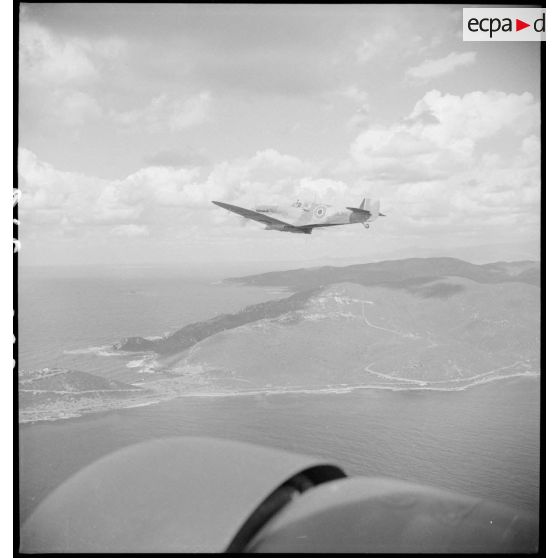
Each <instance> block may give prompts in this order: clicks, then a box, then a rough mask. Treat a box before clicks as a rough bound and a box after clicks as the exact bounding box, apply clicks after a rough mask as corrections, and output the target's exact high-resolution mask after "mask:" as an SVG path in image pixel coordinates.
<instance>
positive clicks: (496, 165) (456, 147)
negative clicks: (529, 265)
mask: <svg viewBox="0 0 558 558" xmlns="http://www.w3.org/2000/svg"><path fill="white" fill-rule="evenodd" d="M539 125H540V122H539V103H538V102H536V101H535V99H534V98H533V96H532V95H531V94H530V93H523V94H521V95H517V94H511V93H510V94H506V93H502V92H495V91H490V92H480V91H477V92H473V93H468V94H465V95H463V96H456V95H449V94H446V95H443V94H442V93H440V92H439V91H435V90H434V91H430V92H429V93H427V94H426V95H425V96H424V97H423V98H422V99H421V100H419V101H418V102H417V103H416V105H415V107H414V108H413V110H412V111H411V113H410V114H409V115H408V117H407V118H405V119H403V120H402V121H400V122H397V123H394V124H392V125H389V126H372V127H371V128H369V129H368V130H366V131H365V132H362V133H361V134H359V135H358V136H357V138H356V139H355V141H354V142H353V144H352V145H351V155H352V162H353V164H357V165H358V166H359V168H361V169H363V170H364V169H366V170H367V171H371V173H372V176H373V177H374V180H375V181H376V182H377V183H382V184H384V185H391V189H390V194H389V195H390V199H391V202H392V203H393V205H394V207H396V208H397V209H396V212H400V214H401V215H404V216H405V217H404V218H403V217H402V218H401V220H400V222H399V226H403V227H405V226H407V227H408V229H407V230H412V229H413V227H421V228H422V227H443V226H445V227H447V226H450V225H451V226H452V231H454V232H455V231H458V230H466V229H467V228H468V229H469V230H475V231H476V233H475V234H478V232H479V231H482V230H483V229H484V228H485V227H489V226H491V225H495V224H500V225H504V224H506V225H510V226H512V225H513V226H514V227H517V228H520V227H534V226H537V224H538V209H537V208H538V204H539V202H540V142H539V140H538V135H537V134H538V129H539ZM504 141H505V142H506V143H507V144H508V152H507V153H506V151H505V150H502V148H501V145H502V144H503V143H504ZM480 145H482V148H480V147H479V146H480ZM394 221H397V219H393V220H392V222H394ZM386 226H387V227H388V228H389V227H391V226H392V223H390V224H387V225H386Z"/></svg>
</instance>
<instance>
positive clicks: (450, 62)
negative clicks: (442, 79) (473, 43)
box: [405, 51, 477, 81]
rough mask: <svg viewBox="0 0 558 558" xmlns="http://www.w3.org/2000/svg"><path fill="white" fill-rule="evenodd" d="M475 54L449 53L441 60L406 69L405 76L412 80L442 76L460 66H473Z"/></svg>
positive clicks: (429, 61) (427, 61)
mask: <svg viewBox="0 0 558 558" xmlns="http://www.w3.org/2000/svg"><path fill="white" fill-rule="evenodd" d="M476 57H477V53H476V52H473V51H469V52H461V53H457V52H450V53H449V54H448V55H447V56H444V57H443V58H437V59H435V60H431V59H429V60H425V61H424V62H423V63H422V64H419V65H418V66H414V67H412V68H409V69H407V71H406V72H405V76H406V77H407V78H410V79H413V80H424V81H426V80H429V79H432V78H435V77H438V76H442V75H444V74H449V73H451V72H453V71H454V70H455V69H456V68H459V67H461V66H470V65H471V64H474V62H475V60H476Z"/></svg>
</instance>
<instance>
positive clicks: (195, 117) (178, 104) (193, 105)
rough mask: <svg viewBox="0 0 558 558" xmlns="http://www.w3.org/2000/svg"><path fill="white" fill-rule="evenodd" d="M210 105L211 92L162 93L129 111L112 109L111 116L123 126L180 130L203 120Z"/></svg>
mask: <svg viewBox="0 0 558 558" xmlns="http://www.w3.org/2000/svg"><path fill="white" fill-rule="evenodd" d="M210 105H211V93H210V92H208V91H202V92H200V93H198V94H196V95H192V96H189V97H183V98H175V99H171V98H169V97H168V96H167V95H166V94H162V95H159V96H158V97H155V98H153V99H152V100H151V101H150V102H149V104H147V105H146V106H144V107H141V108H138V109H133V110H130V111H122V112H118V111H112V112H111V117H112V118H113V120H114V121H115V122H117V123H119V124H123V125H125V126H143V127H147V128H148V129H160V128H170V129H171V130H181V129H184V128H189V127H191V126H195V125H198V124H201V123H202V122H204V121H205V120H206V119H207V117H208V114H209V108H210Z"/></svg>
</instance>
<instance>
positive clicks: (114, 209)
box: [19, 148, 346, 236]
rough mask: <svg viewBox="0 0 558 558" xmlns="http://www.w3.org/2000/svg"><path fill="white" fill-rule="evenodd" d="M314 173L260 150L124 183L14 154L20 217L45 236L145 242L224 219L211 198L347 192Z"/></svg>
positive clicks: (276, 198) (159, 169) (251, 199)
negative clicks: (91, 234)
mask: <svg viewBox="0 0 558 558" xmlns="http://www.w3.org/2000/svg"><path fill="white" fill-rule="evenodd" d="M313 170H315V169H314V167H313V166H312V165H309V164H307V163H304V162H303V161H301V160H300V159H298V158H296V157H293V156H292V155H286V154H281V153H279V152H278V151H276V150H274V149H265V150H262V151H259V152H257V153H256V154H254V155H253V156H252V157H249V158H246V159H237V160H232V161H224V162H221V163H219V164H217V165H215V166H214V167H213V168H212V169H210V170H209V171H208V172H202V168H200V167H194V166H185V167H166V166H150V167H145V168H142V169H139V170H138V171H136V172H134V173H131V174H130V175H128V176H126V177H125V178H123V179H113V180H106V179H101V178H97V177H92V176H86V175H82V174H79V173H73V172H65V171H61V170H58V169H56V168H54V167H53V166H52V165H50V164H48V163H45V162H44V161H41V160H40V159H39V158H38V157H37V156H36V155H35V154H34V153H33V152H31V151H29V150H28V149H25V148H20V149H19V181H20V188H21V190H22V192H23V198H22V201H21V204H20V210H21V217H22V221H23V222H24V223H25V224H26V225H27V226H30V227H32V226H34V225H39V226H40V227H43V231H44V232H45V234H46V229H48V227H49V226H52V227H54V228H56V229H58V230H73V229H75V228H76V227H79V228H81V229H84V230H85V229H88V230H94V229H99V228H101V229H102V228H103V227H107V226H110V227H111V228H110V232H111V233H112V234H115V235H119V236H144V235H146V234H147V233H148V229H149V231H152V232H153V233H157V232H160V231H161V230H163V229H168V228H170V229H172V230H173V231H176V230H177V229H178V230H179V231H181V232H185V231H187V230H189V228H191V227H192V226H196V224H200V223H201V225H203V226H205V227H208V226H210V225H211V223H212V222H216V221H213V220H214V219H216V220H220V221H222V220H223V219H224V217H226V214H223V212H222V211H221V210H219V211H208V210H210V209H211V210H213V209H216V208H214V206H212V205H211V201H212V200H227V201H232V202H236V203H241V204H242V203H245V204H247V205H252V203H261V202H283V203H284V202H285V201H287V200H289V199H292V198H295V197H297V196H303V197H315V196H316V195H319V194H322V195H325V194H327V195H328V196H329V195H332V196H333V195H335V194H339V193H343V192H344V191H345V190H346V185H345V184H343V183H341V182H336V181H328V180H320V179H313V178H311V173H312V171H313ZM197 221H199V223H197ZM175 234H176V233H175ZM179 234H180V233H179Z"/></svg>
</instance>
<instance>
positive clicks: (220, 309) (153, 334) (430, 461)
mask: <svg viewBox="0 0 558 558" xmlns="http://www.w3.org/2000/svg"><path fill="white" fill-rule="evenodd" d="M237 271H238V270H237V269H234V268H231V269H219V270H217V271H216V270H212V271H211V272H208V273H204V272H203V271H201V272H200V271H197V272H195V273H193V272H191V271H190V270H188V269H161V268H144V267H128V268H118V269H114V268H95V267H83V268H64V269H62V268H58V269H53V268H21V269H20V270H19V281H18V301H19V332H18V340H19V355H18V367H19V370H20V373H25V371H29V370H35V369H41V370H42V369H47V368H69V369H74V370H80V371H83V372H89V373H92V374H96V375H100V376H102V377H104V378H109V379H113V380H120V381H125V382H134V381H137V382H143V381H145V379H146V377H147V376H148V374H149V369H148V367H142V366H141V365H140V364H141V363H139V364H138V360H141V359H138V357H137V356H131V355H122V354H119V353H118V352H117V351H115V349H114V347H113V345H114V343H116V342H117V341H119V340H121V339H122V338H123V337H127V336H142V337H148V338H157V337H161V336H164V335H167V334H169V333H171V332H173V331H175V330H176V329H178V328H180V327H182V326H184V325H186V324H188V323H192V322H196V321H202V320H206V319H209V318H211V317H214V316H216V315H218V314H221V313H230V312H236V311H238V310H241V309H242V308H244V307H245V306H247V305H249V304H254V303H257V302H262V301H265V300H270V299H272V298H279V297H283V296H286V295H285V291H284V290H281V289H277V288H275V289H274V288H259V287H245V286H239V285H233V284H230V283H226V282H223V280H222V279H223V278H224V277H226V276H230V275H236V274H237ZM285 350H289V348H288V347H285ZM131 363H135V364H132V365H130V364H131ZM339 374H340V379H342V375H343V371H342V370H340V371H339ZM540 401H541V379H540V376H538V375H531V376H523V377H521V376H520V377H517V376H515V377H509V378H506V377H502V378H500V379H498V380H496V381H492V382H489V383H483V384H472V385H471V386H470V387H465V388H460V389H455V390H452V389H448V390H428V389H424V390H421V389H418V390H417V389H409V390H406V389H398V390H388V389H355V390H351V389H350V388H349V389H344V390H340V391H335V390H316V391H315V392H312V391H309V390H306V391H301V392H300V393H297V392H288V393H277V392H274V391H273V390H271V391H267V392H265V391H264V392H261V393H250V394H245V393H244V394H243V393H239V394H227V396H226V397H225V396H222V394H221V395H219V394H215V395H214V396H212V395H211V394H206V395H204V396H199V394H198V395H194V394H192V396H189V394H188V393H184V394H181V396H178V397H174V398H172V399H168V398H167V399H164V400H161V401H160V402H155V403H154V404H153V402H151V404H149V405H145V406H132V407H125V406H123V407H122V408H112V409H110V410H102V411H100V412H95V413H89V414H83V415H81V416H80V415H79V414H78V415H77V416H76V415H75V414H74V415H69V416H61V417H60V418H56V417H55V418H54V419H51V420H32V421H27V422H24V423H21V424H20V429H19V481H20V485H19V494H20V519H21V521H24V520H25V519H26V518H27V517H28V516H29V514H30V513H31V512H32V511H33V510H34V509H35V507H36V506H37V505H38V504H39V503H40V502H41V501H42V500H43V499H44V498H45V497H46V496H47V495H48V494H49V492H51V491H52V490H53V489H54V488H56V487H57V486H58V485H60V484H61V483H62V482H64V481H65V480H67V479H68V478H69V477H70V476H72V475H73V474H74V473H76V472H77V471H79V470H80V469H81V468H83V467H84V466H86V465H88V464H90V463H92V462H93V461H95V460H96V459H98V458H100V457H102V456H104V455H106V454H108V453H110V452H112V451H115V450H117V449H119V448H122V447H124V446H127V445H130V444H134V443H138V442H141V441H144V440H148V439H154V438H161V437H168V436H209V437H216V438H226V439H232V440H239V441H246V442H251V443H256V444H261V445H266V446H271V447H276V448H280V449H284V450H288V451H294V452H298V453H304V454H307V455H315V456H318V457H322V458H323V459H324V460H327V461H328V462H332V463H335V464H337V465H340V466H341V467H342V468H343V469H344V470H345V471H346V472H347V473H348V474H352V475H366V476H384V477H391V478H395V479H400V480H406V481H411V482H418V483H421V484H428V485H431V486H437V487H440V488H446V489H450V490H454V491H457V492H460V493H463V494H467V495H470V496H479V497H483V498H487V499H490V500H494V501H496V502H500V503H503V504H506V505H509V506H512V507H514V508H516V509H518V510H523V511H527V512H534V513H536V512H537V511H538V509H539V501H540V498H539V490H540V420H541V416H540ZM154 475H156V472H154Z"/></svg>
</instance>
